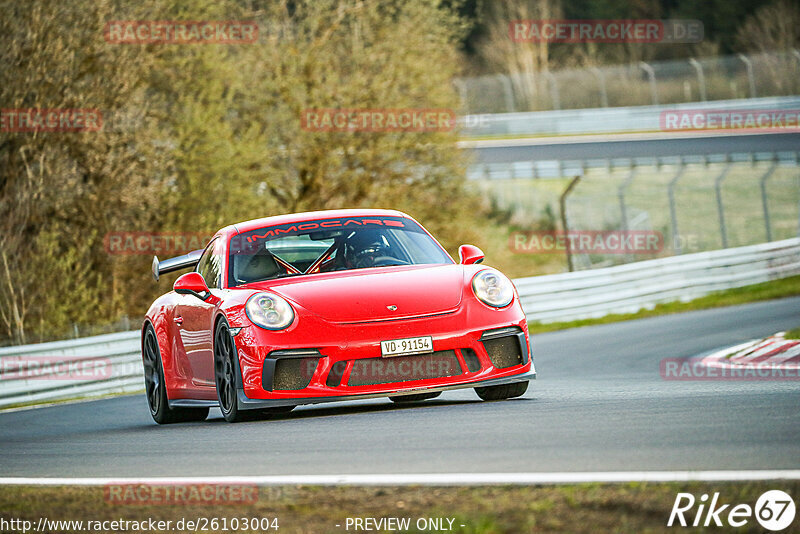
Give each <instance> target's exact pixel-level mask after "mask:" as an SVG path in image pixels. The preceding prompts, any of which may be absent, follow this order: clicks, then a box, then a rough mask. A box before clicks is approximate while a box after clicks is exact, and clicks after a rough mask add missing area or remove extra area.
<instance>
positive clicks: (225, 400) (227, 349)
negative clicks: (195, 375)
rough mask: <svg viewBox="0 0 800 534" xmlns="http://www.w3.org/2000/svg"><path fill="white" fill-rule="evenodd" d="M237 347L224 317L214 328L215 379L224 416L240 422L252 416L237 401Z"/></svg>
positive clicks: (232, 421) (234, 421)
mask: <svg viewBox="0 0 800 534" xmlns="http://www.w3.org/2000/svg"><path fill="white" fill-rule="evenodd" d="M236 357H237V355H236V347H235V346H234V344H233V337H232V336H231V331H230V329H229V328H228V323H227V322H226V321H225V320H224V319H223V320H222V321H219V322H218V323H217V326H216V328H214V380H215V382H216V384H217V398H218V399H219V409H220V411H221V412H222V417H224V418H225V420H226V421H228V422H229V423H238V422H239V421H245V420H247V419H249V418H250V416H251V415H253V414H251V413H250V412H247V411H245V410H242V409H240V408H239V404H238V403H237V401H236V366H235V365H234V363H233V359H234V358H236Z"/></svg>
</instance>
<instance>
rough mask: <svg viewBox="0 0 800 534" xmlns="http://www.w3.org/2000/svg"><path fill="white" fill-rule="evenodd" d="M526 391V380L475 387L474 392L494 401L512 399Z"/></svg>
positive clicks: (486, 399) (484, 398) (483, 398)
mask: <svg viewBox="0 0 800 534" xmlns="http://www.w3.org/2000/svg"><path fill="white" fill-rule="evenodd" d="M526 391H528V381H527V380H526V381H525V382H514V383H511V384H502V385H500V386H486V387H482V388H475V393H477V394H478V397H480V398H481V399H482V400H485V401H496V400H505V399H513V398H514V397H519V396H521V395H524V394H525V392H526Z"/></svg>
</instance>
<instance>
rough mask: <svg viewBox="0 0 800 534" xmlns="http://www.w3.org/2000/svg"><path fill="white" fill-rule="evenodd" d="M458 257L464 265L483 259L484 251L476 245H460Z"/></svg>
mask: <svg viewBox="0 0 800 534" xmlns="http://www.w3.org/2000/svg"><path fill="white" fill-rule="evenodd" d="M458 259H459V261H460V262H461V264H463V265H471V264H473V263H480V262H482V261H483V251H482V250H481V249H479V248H478V247H476V246H475V245H461V246H460V247H458Z"/></svg>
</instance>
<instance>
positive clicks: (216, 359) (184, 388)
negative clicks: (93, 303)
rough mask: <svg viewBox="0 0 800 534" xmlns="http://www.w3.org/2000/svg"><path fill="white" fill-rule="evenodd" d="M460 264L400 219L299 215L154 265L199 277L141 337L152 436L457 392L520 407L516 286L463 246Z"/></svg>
mask: <svg viewBox="0 0 800 534" xmlns="http://www.w3.org/2000/svg"><path fill="white" fill-rule="evenodd" d="M459 256H460V260H461V261H460V263H459V264H456V263H455V262H454V261H453V260H452V259H451V258H450V256H449V255H448V254H447V252H446V251H445V250H444V249H443V248H442V246H441V245H440V244H439V243H438V242H437V241H436V240H435V239H434V238H433V237H432V236H431V235H430V234H429V233H428V232H427V231H426V230H425V229H424V228H422V226H420V225H419V223H417V222H416V221H415V220H414V219H412V218H411V217H409V216H408V215H406V214H404V213H401V212H398V211H388V210H361V209H359V210H339V211H320V212H313V213H298V214H293V215H281V216H276V217H268V218H265V219H258V220H254V221H249V222H245V223H241V224H235V225H231V226H227V227H225V228H223V229H221V230H220V231H219V232H217V233H216V234H215V235H214V237H213V238H212V239H211V241H210V242H209V243H208V246H206V248H205V250H198V251H195V252H192V253H189V254H187V255H185V256H180V257H177V258H172V259H168V260H165V261H161V262H159V261H158V258H157V257H156V258H153V276H154V278H155V279H156V280H158V278H159V275H160V274H162V273H167V272H171V271H177V270H180V269H189V268H191V269H193V271H192V272H189V273H186V274H184V275H182V276H181V277H180V278H178V279H177V280H176V281H175V284H174V286H173V291H171V292H169V293H167V294H165V295H163V296H161V297H159V298H158V299H157V300H156V301H155V302H154V303H153V305H152V306H151V307H150V309H149V310H148V312H147V315H146V317H145V320H144V325H143V327H142V359H143V361H144V375H145V387H146V392H147V401H148V404H149V406H150V413H151V414H152V416H153V419H155V421H156V422H157V423H171V422H177V421H192V420H194V421H197V420H202V419H205V418H206V416H207V415H208V410H209V408H210V407H214V406H219V408H220V410H221V411H222V415H223V416H224V417H225V419H226V420H228V421H231V422H233V421H240V420H243V419H246V418H247V417H248V416H249V415H252V414H257V413H264V412H271V413H275V412H285V411H289V410H291V409H292V408H294V407H295V406H297V405H299V404H312V403H319V402H327V401H340V400H349V399H368V398H374V397H389V398H390V399H391V400H393V401H395V402H404V401H421V400H424V399H430V398H433V397H436V396H438V395H440V394H441V392H442V391H445V390H450V389H459V388H475V391H476V392H477V394H478V396H479V397H480V398H482V399H484V400H499V399H507V398H511V397H518V396H520V395H522V394H523V393H525V390H526V389H527V387H528V381H529V380H530V379H532V378H535V377H536V371H535V370H534V367H533V361H532V355H531V351H530V344H529V340H528V327H527V323H526V321H525V314H524V313H523V311H522V307H521V306H520V303H519V297H518V295H517V292H516V289H515V288H514V286H513V284H512V283H511V281H510V280H509V279H508V278H506V277H505V276H504V275H503V274H501V273H500V272H499V271H497V270H495V269H492V268H491V267H482V266H480V265H478V264H479V263H480V262H481V261H482V260H483V253H482V252H481V251H480V250H479V249H478V248H477V247H474V246H471V245H462V246H461V247H460V248H459Z"/></svg>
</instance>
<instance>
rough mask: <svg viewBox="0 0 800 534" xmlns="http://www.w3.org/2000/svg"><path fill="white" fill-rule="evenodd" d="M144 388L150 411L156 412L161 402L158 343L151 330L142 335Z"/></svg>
mask: <svg viewBox="0 0 800 534" xmlns="http://www.w3.org/2000/svg"><path fill="white" fill-rule="evenodd" d="M144 389H145V393H146V394H147V404H148V405H149V406H150V412H151V413H156V412H157V411H158V406H159V403H160V402H161V373H160V372H159V352H158V343H157V342H156V336H155V334H153V331H152V330H148V331H147V334H145V336H144Z"/></svg>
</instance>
